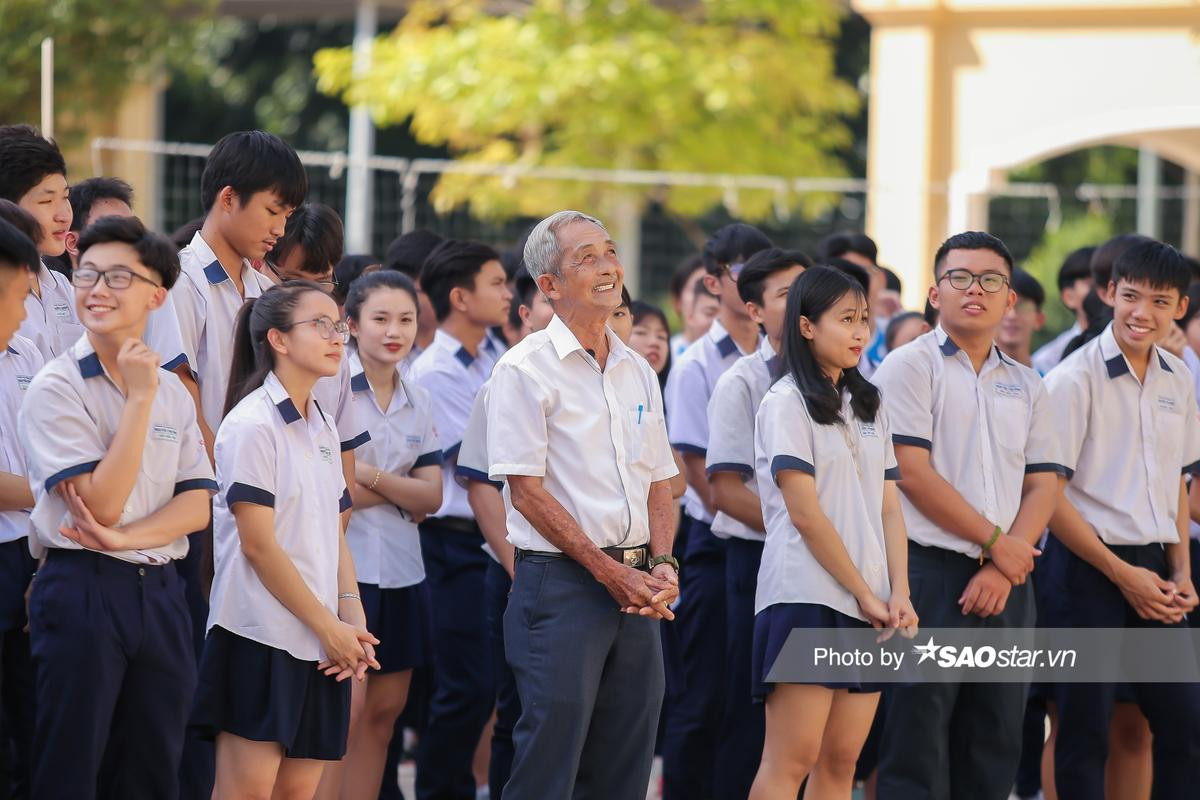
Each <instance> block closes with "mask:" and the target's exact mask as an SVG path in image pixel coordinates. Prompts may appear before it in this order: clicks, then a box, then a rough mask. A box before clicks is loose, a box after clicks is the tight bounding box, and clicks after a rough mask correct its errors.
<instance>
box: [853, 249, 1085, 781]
mask: <svg viewBox="0 0 1200 800" xmlns="http://www.w3.org/2000/svg"><path fill="white" fill-rule="evenodd" d="M1012 275H1013V266H1012V256H1011V255H1010V254H1009V252H1008V249H1007V248H1006V247H1005V246H1004V243H1003V242H1001V241H1000V240H999V239H997V238H996V237H994V236H991V235H990V234H987V233H982V232H978V231H968V232H965V233H960V234H956V235H954V236H952V237H950V238H949V239H947V240H946V241H945V242H944V243H943V244H942V246H941V247H940V248H938V251H937V254H936V255H935V257H934V278H935V283H934V285H933V287H931V288H930V290H929V301H930V303H931V304H932V305H933V306H934V307H935V308H937V309H938V310H939V312H940V324H939V325H938V327H937V328H936V329H935V330H933V331H931V332H929V333H927V334H924V335H923V336H920V337H918V338H917V339H915V340H914V341H913V342H912V343H911V344H910V345H908V346H906V347H902V348H900V349H899V350H897V351H895V352H894V353H892V354H891V355H890V356H888V358H887V359H886V360H885V361H884V362H883V364H882V365H881V366H880V368H879V371H878V372H876V373H875V376H874V378H873V380H874V381H875V382H876V383H877V384H878V385H879V388H880V390H881V391H882V392H883V395H884V397H886V398H887V402H888V404H889V407H890V408H891V418H892V420H893V425H892V441H893V443H894V444H895V447H896V458H897V460H898V462H899V464H900V474H901V475H903V476H904V477H903V479H902V480H901V481H900V490H901V500H902V503H903V505H904V518H905V522H906V523H907V526H908V537H909V551H908V553H909V555H908V559H909V576H910V583H911V585H912V600H913V605H914V606H915V607H916V610H917V613H918V614H919V615H920V616H921V621H922V623H923V624H924V625H926V626H928V627H932V628H1015V627H1032V626H1033V624H1034V617H1035V612H1034V600H1033V586H1032V582H1031V580H1030V579H1029V574H1030V572H1031V571H1032V570H1033V563H1034V558H1035V557H1036V556H1037V555H1039V553H1040V551H1038V550H1037V549H1036V547H1035V546H1034V543H1035V542H1036V541H1037V540H1038V539H1039V537H1040V536H1041V535H1042V531H1043V530H1044V529H1045V527H1046V523H1047V521H1048V520H1049V519H1050V514H1051V512H1052V511H1053V508H1054V503H1055V498H1056V496H1057V492H1058V487H1057V483H1056V476H1057V474H1058V473H1061V472H1063V471H1064V469H1063V467H1062V466H1061V458H1060V457H1059V456H1058V454H1057V445H1056V442H1055V437H1054V429H1053V419H1052V415H1051V412H1050V407H1049V401H1048V399H1047V395H1046V390H1045V387H1044V386H1043V385H1042V380H1041V378H1040V377H1039V376H1038V374H1037V373H1036V372H1034V371H1033V370H1032V369H1030V368H1028V367H1025V366H1022V365H1020V364H1018V363H1016V362H1015V361H1013V360H1012V359H1011V358H1009V357H1008V356H1006V355H1004V354H1003V353H1002V352H1001V351H1000V349H999V348H998V347H997V346H996V344H995V338H996V334H997V331H998V329H999V327H1000V324H1001V321H1002V320H1003V318H1004V315H1005V314H1006V313H1007V312H1008V311H1009V310H1010V309H1011V308H1012V307H1013V305H1014V304H1015V303H1016V300H1017V297H1016V293H1015V292H1013V291H1012V288H1011V283H1012ZM1027 689H1028V684H1025V683H996V684H985V683H962V684H955V683H936V684H918V685H914V686H904V687H896V688H893V689H891V690H890V691H889V692H888V693H887V698H886V704H887V713H886V721H885V723H884V729H883V736H882V740H881V744H880V753H881V758H880V764H879V783H878V787H879V788H878V797H879V798H880V800H910V799H911V798H917V797H951V798H971V800H1005V798H1007V797H1008V794H1009V791H1010V790H1011V789H1012V786H1013V781H1014V778H1015V776H1016V771H1017V763H1018V761H1019V759H1020V754H1021V722H1022V717H1023V715H1024V709H1025V694H1026V691H1027ZM914 731H920V732H921V733H920V735H919V736H917V735H914Z"/></svg>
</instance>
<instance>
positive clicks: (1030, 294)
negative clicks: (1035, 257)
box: [1012, 267, 1046, 311]
mask: <svg viewBox="0 0 1200 800" xmlns="http://www.w3.org/2000/svg"><path fill="white" fill-rule="evenodd" d="M1012 290H1013V291H1014V292H1016V293H1017V296H1018V297H1024V298H1025V299H1026V300H1032V301H1033V304H1034V305H1035V306H1037V307H1038V311H1041V310H1042V306H1043V305H1044V304H1045V302H1046V290H1045V289H1043V288H1042V284H1040V283H1038V279H1037V278H1035V277H1033V276H1032V275H1030V274H1029V273H1028V272H1026V271H1025V270H1023V269H1021V268H1019V267H1018V268H1017V269H1014V270H1013V273H1012Z"/></svg>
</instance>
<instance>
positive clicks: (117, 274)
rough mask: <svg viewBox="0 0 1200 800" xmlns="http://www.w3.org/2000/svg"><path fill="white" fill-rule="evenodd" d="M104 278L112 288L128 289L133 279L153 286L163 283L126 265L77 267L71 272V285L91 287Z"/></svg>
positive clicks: (82, 287) (81, 287) (106, 283)
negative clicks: (101, 267)
mask: <svg viewBox="0 0 1200 800" xmlns="http://www.w3.org/2000/svg"><path fill="white" fill-rule="evenodd" d="M101 277H103V278H104V285H105V286H107V287H108V288H110V289H128V288H129V287H130V286H132V285H133V279H134V278H137V279H138V280H139V281H145V282H146V283H148V284H150V285H151V286H155V287H160V288H161V287H162V284H161V283H158V282H157V281H152V280H150V279H149V278H143V277H142V276H141V275H138V274H137V273H136V272H134V271H133V270H131V269H128V268H126V267H114V268H112V269H105V270H99V269H90V268H87V267H85V268H83V269H77V270H75V271H74V272H72V273H71V285H72V286H74V287H75V288H76V289H91V288H92V287H93V286H95V285H96V284H97V283H98V282H99V281H100V278H101Z"/></svg>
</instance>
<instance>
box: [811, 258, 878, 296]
mask: <svg viewBox="0 0 1200 800" xmlns="http://www.w3.org/2000/svg"><path fill="white" fill-rule="evenodd" d="M821 266H825V267H832V268H833V269H836V270H837V271H839V272H841V273H842V274H844V275H849V276H850V277H851V278H853V279H854V280H855V281H857V283H858V285H859V286H861V287H862V290H863V291H864V292H866V293H868V294H870V292H871V273H869V272H867V268H866V267H864V266H863V265H862V264H855V263H854V262H853V261H847V260H846V259H844V258H827V259H825V260H824V261H822V262H821Z"/></svg>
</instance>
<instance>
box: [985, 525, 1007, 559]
mask: <svg viewBox="0 0 1200 800" xmlns="http://www.w3.org/2000/svg"><path fill="white" fill-rule="evenodd" d="M1002 535H1004V531H1002V530H1000V526H999V525H997V526H996V529H995V530H994V531H992V538H990V539H988V542H987V544H985V545H984V546H983V552H985V553H986V552H988V551H989V550H991V549H992V545H994V544H995V543H996V540H998V539H999V538H1000V537H1001V536H1002Z"/></svg>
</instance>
